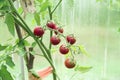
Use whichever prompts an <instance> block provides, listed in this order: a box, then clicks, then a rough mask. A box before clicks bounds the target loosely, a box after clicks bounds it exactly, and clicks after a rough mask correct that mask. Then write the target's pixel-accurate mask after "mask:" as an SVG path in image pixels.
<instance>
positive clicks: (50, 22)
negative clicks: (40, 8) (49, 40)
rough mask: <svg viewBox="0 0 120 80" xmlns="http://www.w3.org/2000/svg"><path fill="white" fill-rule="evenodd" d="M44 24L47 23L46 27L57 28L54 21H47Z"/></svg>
mask: <svg viewBox="0 0 120 80" xmlns="http://www.w3.org/2000/svg"><path fill="white" fill-rule="evenodd" d="M46 25H47V27H48V28H51V29H57V26H56V24H55V23H54V22H52V21H49V22H47V24H46Z"/></svg>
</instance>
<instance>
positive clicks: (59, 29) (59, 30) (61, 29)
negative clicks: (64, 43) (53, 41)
mask: <svg viewBox="0 0 120 80" xmlns="http://www.w3.org/2000/svg"><path fill="white" fill-rule="evenodd" d="M57 31H58V32H60V33H63V32H64V30H63V28H57ZM58 32H56V31H55V34H56V35H57V34H58Z"/></svg>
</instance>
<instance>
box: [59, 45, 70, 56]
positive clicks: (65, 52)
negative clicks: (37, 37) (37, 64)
mask: <svg viewBox="0 0 120 80" xmlns="http://www.w3.org/2000/svg"><path fill="white" fill-rule="evenodd" d="M59 51H60V53H61V54H67V53H68V52H69V49H68V47H67V46H65V45H61V46H60V48H59Z"/></svg>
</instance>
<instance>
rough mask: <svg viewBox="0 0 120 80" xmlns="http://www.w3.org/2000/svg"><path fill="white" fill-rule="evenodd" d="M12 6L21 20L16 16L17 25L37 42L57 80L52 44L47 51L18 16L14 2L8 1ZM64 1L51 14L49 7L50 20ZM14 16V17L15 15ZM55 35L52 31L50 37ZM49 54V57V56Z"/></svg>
mask: <svg viewBox="0 0 120 80" xmlns="http://www.w3.org/2000/svg"><path fill="white" fill-rule="evenodd" d="M8 1H9V3H10V5H11V9H12V11H13V12H14V14H15V15H16V16H17V17H18V18H19V20H20V21H19V20H18V19H17V18H16V17H15V16H14V19H15V20H16V22H17V24H19V25H20V26H21V27H22V28H23V29H24V30H25V31H26V32H27V33H28V34H29V35H30V36H31V37H32V38H33V39H34V40H35V41H36V43H37V44H38V46H39V48H40V50H41V51H42V53H43V55H44V57H45V58H46V59H47V61H48V62H49V63H50V65H51V66H52V68H53V80H57V79H56V77H57V76H56V69H55V67H54V65H53V62H52V58H51V59H50V57H51V43H50V45H49V50H46V47H43V46H42V45H43V44H41V42H39V40H38V39H37V38H36V37H35V36H34V34H33V32H32V31H31V30H30V28H29V27H28V25H27V24H26V22H25V21H24V20H23V19H22V17H21V16H20V15H19V14H18V12H17V10H16V9H15V7H14V5H13V2H12V1H11V0H8ZM61 1H62V0H60V1H59V3H58V4H57V6H56V7H55V8H54V9H53V11H52V12H51V7H48V10H49V16H50V20H52V14H53V12H54V11H55V10H56V8H57V7H58V5H59V4H60V3H61ZM14 14H13V15H14ZM52 34H53V31H50V37H51V36H52ZM47 54H49V55H47Z"/></svg>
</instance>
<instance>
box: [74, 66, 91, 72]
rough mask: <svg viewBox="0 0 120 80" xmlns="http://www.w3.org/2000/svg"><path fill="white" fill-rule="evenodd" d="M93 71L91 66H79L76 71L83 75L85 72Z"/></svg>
mask: <svg viewBox="0 0 120 80" xmlns="http://www.w3.org/2000/svg"><path fill="white" fill-rule="evenodd" d="M91 69H92V67H91V66H79V65H77V66H76V67H75V69H74V70H75V71H79V72H81V73H85V72H88V71H89V70H91Z"/></svg>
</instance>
